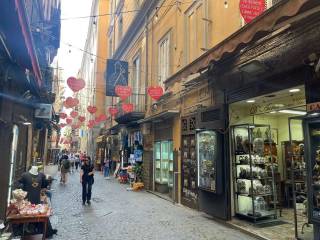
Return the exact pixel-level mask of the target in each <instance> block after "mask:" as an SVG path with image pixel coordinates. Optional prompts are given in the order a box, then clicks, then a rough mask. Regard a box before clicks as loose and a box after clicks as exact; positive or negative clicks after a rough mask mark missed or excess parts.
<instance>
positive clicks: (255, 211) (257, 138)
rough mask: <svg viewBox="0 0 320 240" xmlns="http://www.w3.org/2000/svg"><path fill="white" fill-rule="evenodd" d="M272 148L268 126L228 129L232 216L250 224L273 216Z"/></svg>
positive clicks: (273, 159)
mask: <svg viewBox="0 0 320 240" xmlns="http://www.w3.org/2000/svg"><path fill="white" fill-rule="evenodd" d="M274 146H275V144H274V143H272V140H271V139H270V126H269V125H252V124H244V125H236V126H232V152H233V153H234V154H233V168H234V169H233V179H234V194H235V196H234V201H235V212H236V214H238V215H242V216H246V217H247V218H249V219H251V220H253V221H258V220H259V219H262V218H267V217H274V218H276V217H277V212H276V202H277V196H276V193H275V180H274V179H275V178H274V174H275V169H276V167H275V166H276V165H277V164H276V162H275V161H276V158H274V157H273V156H276V152H275V151H276V147H274ZM265 209H268V210H267V211H266V210H265Z"/></svg>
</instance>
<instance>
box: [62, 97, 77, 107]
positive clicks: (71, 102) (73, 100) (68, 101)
mask: <svg viewBox="0 0 320 240" xmlns="http://www.w3.org/2000/svg"><path fill="white" fill-rule="evenodd" d="M78 104H79V99H77V98H72V97H67V99H66V101H65V102H64V106H65V107H66V108H73V107H75V106H77V105H78Z"/></svg>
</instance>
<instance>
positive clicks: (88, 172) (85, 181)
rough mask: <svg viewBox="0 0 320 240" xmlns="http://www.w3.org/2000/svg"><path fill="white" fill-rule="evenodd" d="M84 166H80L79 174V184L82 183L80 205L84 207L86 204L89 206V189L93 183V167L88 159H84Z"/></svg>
mask: <svg viewBox="0 0 320 240" xmlns="http://www.w3.org/2000/svg"><path fill="white" fill-rule="evenodd" d="M83 162H84V164H83V165H82V166H81V172H80V182H81V183H82V204H83V205H85V204H86V202H87V204H88V205H90V203H91V202H90V200H91V189H92V184H93V182H94V179H93V175H94V167H93V165H92V164H91V163H90V162H89V159H88V157H86V158H85V159H84V161H83Z"/></svg>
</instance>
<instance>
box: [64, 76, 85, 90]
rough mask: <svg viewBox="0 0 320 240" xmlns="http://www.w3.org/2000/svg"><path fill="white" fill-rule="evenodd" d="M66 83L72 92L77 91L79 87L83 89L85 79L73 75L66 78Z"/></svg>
mask: <svg viewBox="0 0 320 240" xmlns="http://www.w3.org/2000/svg"><path fill="white" fill-rule="evenodd" d="M67 84H68V86H69V88H70V89H71V90H72V91H73V92H78V91H80V90H81V89H83V88H84V87H85V85H86V83H85V81H84V80H83V79H77V78H75V77H69V78H68V79H67Z"/></svg>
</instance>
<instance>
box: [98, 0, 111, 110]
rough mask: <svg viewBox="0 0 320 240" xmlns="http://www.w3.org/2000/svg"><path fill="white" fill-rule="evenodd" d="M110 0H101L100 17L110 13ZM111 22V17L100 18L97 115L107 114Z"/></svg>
mask: <svg viewBox="0 0 320 240" xmlns="http://www.w3.org/2000/svg"><path fill="white" fill-rule="evenodd" d="M109 1H110V0H100V1H99V7H98V8H99V15H102V14H105V13H107V12H109V6H110V3H109ZM109 21H110V16H109V15H106V16H101V17H99V18H98V21H97V24H98V42H97V53H96V55H97V56H99V58H97V68H96V69H97V73H96V105H97V108H98V110H97V113H96V114H97V115H100V114H105V113H106V99H105V88H106V84H105V79H104V72H105V70H106V61H105V60H104V59H107V56H108V46H107V44H106V43H107V42H108V41H107V31H108V25H109Z"/></svg>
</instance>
